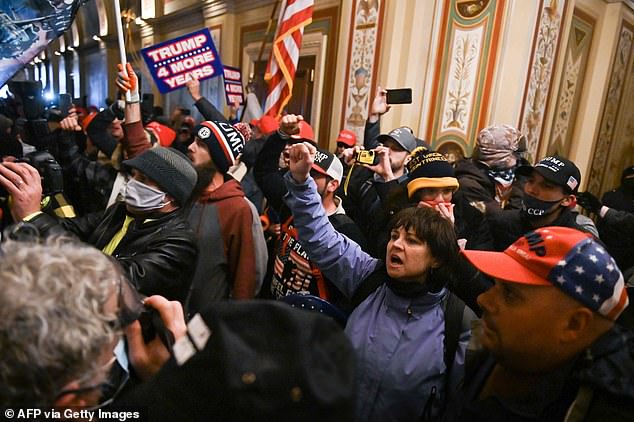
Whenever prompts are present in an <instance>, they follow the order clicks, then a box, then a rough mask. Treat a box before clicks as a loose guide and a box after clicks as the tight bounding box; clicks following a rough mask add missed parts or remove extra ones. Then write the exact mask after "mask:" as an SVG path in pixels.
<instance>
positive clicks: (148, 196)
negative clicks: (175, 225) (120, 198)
mask: <svg viewBox="0 0 634 422" xmlns="http://www.w3.org/2000/svg"><path fill="white" fill-rule="evenodd" d="M125 203H126V205H127V206H128V207H129V208H131V209H132V210H134V211H139V212H145V211H152V210H158V209H160V208H163V207H164V206H165V205H167V204H168V203H169V201H167V202H165V192H163V191H160V190H158V189H156V188H153V187H151V186H148V185H146V184H145V183H142V182H139V181H138V180H136V179H130V181H129V182H128V185H127V186H126V189H125Z"/></svg>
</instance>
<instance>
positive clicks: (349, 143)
mask: <svg viewBox="0 0 634 422" xmlns="http://www.w3.org/2000/svg"><path fill="white" fill-rule="evenodd" d="M337 143H338V144H344V145H345V146H347V147H348V148H352V147H353V146H354V145H355V143H354V142H353V141H351V140H350V139H342V138H338V139H337Z"/></svg>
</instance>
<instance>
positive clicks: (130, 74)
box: [116, 63, 140, 103]
mask: <svg viewBox="0 0 634 422" xmlns="http://www.w3.org/2000/svg"><path fill="white" fill-rule="evenodd" d="M117 71H118V74H117V80H116V84H117V87H118V88H119V91H120V92H121V93H123V94H128V95H129V97H128V96H127V95H126V102H128V103H138V102H139V101H140V98H139V79H138V78H137V76H136V73H134V69H132V65H131V64H130V63H126V64H125V72H124V71H123V66H122V65H121V63H119V64H117Z"/></svg>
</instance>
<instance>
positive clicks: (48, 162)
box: [0, 151, 64, 197]
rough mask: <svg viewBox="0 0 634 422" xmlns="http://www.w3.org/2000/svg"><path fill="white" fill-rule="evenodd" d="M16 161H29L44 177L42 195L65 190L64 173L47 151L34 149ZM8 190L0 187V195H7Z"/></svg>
mask: <svg viewBox="0 0 634 422" xmlns="http://www.w3.org/2000/svg"><path fill="white" fill-rule="evenodd" d="M15 162H16V163H27V164H29V165H31V166H33V167H35V168H36V169H37V171H38V173H40V177H41V178H42V196H50V195H54V194H56V193H60V192H63V191H64V174H63V172H62V167H61V166H60V165H59V164H58V163H57V161H55V158H53V156H52V155H51V154H50V153H49V152H46V151H33V152H31V153H29V154H27V155H25V156H24V157H22V158H18V159H17V160H15ZM7 196H9V195H8V192H7V191H6V190H5V189H4V188H0V197H7Z"/></svg>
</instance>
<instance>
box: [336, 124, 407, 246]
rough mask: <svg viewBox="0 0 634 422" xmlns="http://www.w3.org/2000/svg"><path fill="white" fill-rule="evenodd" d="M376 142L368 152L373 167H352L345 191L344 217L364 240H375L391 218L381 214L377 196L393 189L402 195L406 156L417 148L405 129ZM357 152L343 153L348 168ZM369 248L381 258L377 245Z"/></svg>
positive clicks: (355, 150)
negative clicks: (358, 228) (348, 216)
mask: <svg viewBox="0 0 634 422" xmlns="http://www.w3.org/2000/svg"><path fill="white" fill-rule="evenodd" d="M377 140H378V142H379V143H380V144H379V146H377V147H376V148H374V149H373V150H371V151H374V156H375V157H378V160H376V159H375V164H373V165H368V164H363V165H355V166H354V167H353V169H352V172H351V173H349V174H350V175H349V180H348V181H347V182H346V183H347V186H346V187H344V192H345V196H344V208H345V209H346V213H347V214H348V215H350V217H351V218H352V219H353V220H354V221H355V222H356V223H357V224H358V225H359V227H360V228H361V230H362V232H363V234H364V236H365V237H366V238H367V239H377V236H378V235H379V234H380V233H381V232H382V231H383V229H384V228H385V226H386V225H387V219H388V218H389V217H390V216H389V215H386V214H385V213H384V212H383V210H382V206H381V200H380V196H381V195H382V194H381V193H380V192H381V191H391V190H392V189H396V190H401V191H402V192H405V190H404V187H403V182H404V181H405V179H406V177H407V174H406V168H405V165H406V164H407V161H408V160H409V153H410V152H411V151H413V150H414V148H416V138H414V135H413V134H412V133H411V131H410V130H409V129H408V128H406V127H400V128H396V129H394V130H392V131H391V132H390V133H389V134H385V135H381V136H379V137H378V138H377ZM358 151H359V147H355V148H354V149H347V150H345V151H344V157H345V158H344V160H346V163H347V164H349V165H350V164H352V162H353V157H352V155H353V154H355V155H356V153H357V152H358ZM368 246H369V250H368V252H369V253H370V254H371V255H372V256H374V257H380V256H381V255H383V252H382V251H381V250H380V247H379V244H378V242H373V243H371V244H369V245H368Z"/></svg>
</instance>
